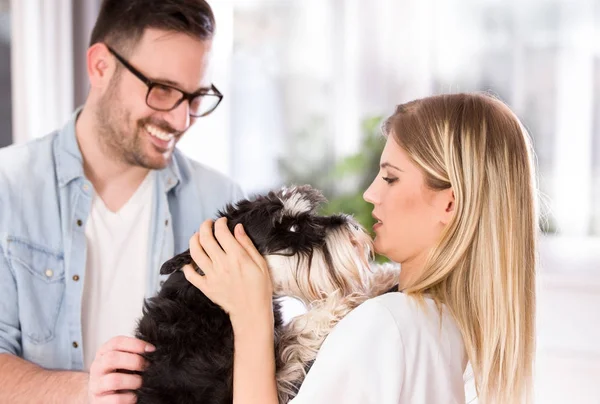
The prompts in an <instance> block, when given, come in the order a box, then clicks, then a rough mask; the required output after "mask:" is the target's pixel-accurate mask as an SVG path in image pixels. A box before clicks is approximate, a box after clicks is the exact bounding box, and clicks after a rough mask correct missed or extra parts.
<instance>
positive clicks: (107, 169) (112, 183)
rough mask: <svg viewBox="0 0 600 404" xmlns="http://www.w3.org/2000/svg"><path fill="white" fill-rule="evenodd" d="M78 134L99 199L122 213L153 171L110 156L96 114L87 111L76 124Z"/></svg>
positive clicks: (85, 165)
mask: <svg viewBox="0 0 600 404" xmlns="http://www.w3.org/2000/svg"><path fill="white" fill-rule="evenodd" d="M75 134H76V138H77V143H78V144H79V149H80V150H81V155H82V157H83V170H84V173H85V176H86V177H87V178H88V179H89V180H90V182H91V183H92V185H93V186H94V189H95V191H96V193H97V194H98V196H99V197H100V198H101V199H102V200H103V201H104V204H105V205H106V207H107V208H108V209H110V210H111V211H113V212H116V211H118V210H119V209H120V208H121V207H122V206H123V205H124V204H125V203H126V202H127V201H128V200H129V198H131V196H132V195H133V194H134V192H135V191H136V190H137V188H138V187H139V186H140V184H141V183H142V181H143V180H144V178H145V177H146V175H147V174H148V172H149V171H150V170H148V169H147V168H143V167H137V166H133V165H131V164H127V163H125V162H124V161H122V160H120V159H119V158H118V157H116V156H113V155H109V153H110V151H109V150H107V148H106V147H103V145H102V144H101V143H100V136H101V133H100V132H99V131H98V129H97V126H96V122H95V119H94V116H93V114H92V112H91V111H90V110H89V109H86V108H84V109H83V110H82V111H81V113H80V114H79V117H78V119H77V122H76V124H75Z"/></svg>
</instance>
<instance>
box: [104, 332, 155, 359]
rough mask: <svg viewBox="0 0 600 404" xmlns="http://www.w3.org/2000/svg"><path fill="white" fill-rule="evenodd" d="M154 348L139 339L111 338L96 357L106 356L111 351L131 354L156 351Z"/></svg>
mask: <svg viewBox="0 0 600 404" xmlns="http://www.w3.org/2000/svg"><path fill="white" fill-rule="evenodd" d="M154 349H155V348H154V346H152V344H149V343H147V342H145V341H142V340H140V339H137V338H132V337H126V336H118V337H114V338H111V339H110V340H108V341H107V342H106V343H105V344H103V345H102V346H101V347H100V349H98V352H97V354H96V356H98V355H102V354H105V353H106V352H109V351H121V352H130V353H137V354H141V353H145V352H151V351H154Z"/></svg>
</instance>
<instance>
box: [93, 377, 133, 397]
mask: <svg viewBox="0 0 600 404" xmlns="http://www.w3.org/2000/svg"><path fill="white" fill-rule="evenodd" d="M140 387H142V376H140V375H130V374H127V373H110V374H108V375H104V376H102V377H101V378H100V379H99V380H98V383H97V385H96V390H95V391H93V393H94V394H95V395H97V396H101V395H103V394H110V393H114V392H117V391H119V390H137V389H139V388H140Z"/></svg>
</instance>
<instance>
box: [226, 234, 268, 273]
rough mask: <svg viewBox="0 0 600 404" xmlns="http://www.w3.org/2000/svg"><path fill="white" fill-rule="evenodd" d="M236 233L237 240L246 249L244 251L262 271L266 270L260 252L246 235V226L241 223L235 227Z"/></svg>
mask: <svg viewBox="0 0 600 404" xmlns="http://www.w3.org/2000/svg"><path fill="white" fill-rule="evenodd" d="M234 232H235V238H236V240H237V241H238V243H239V244H240V245H241V246H242V247H243V248H244V250H245V251H246V253H247V254H248V255H249V256H250V258H252V261H254V263H255V264H256V265H258V266H259V267H260V268H261V269H266V267H267V265H266V262H265V259H264V258H263V256H262V255H260V252H258V250H257V249H256V247H255V246H254V243H253V242H252V240H250V237H248V234H246V231H245V230H244V226H243V225H242V224H241V223H238V224H237V225H236V226H235V229H234Z"/></svg>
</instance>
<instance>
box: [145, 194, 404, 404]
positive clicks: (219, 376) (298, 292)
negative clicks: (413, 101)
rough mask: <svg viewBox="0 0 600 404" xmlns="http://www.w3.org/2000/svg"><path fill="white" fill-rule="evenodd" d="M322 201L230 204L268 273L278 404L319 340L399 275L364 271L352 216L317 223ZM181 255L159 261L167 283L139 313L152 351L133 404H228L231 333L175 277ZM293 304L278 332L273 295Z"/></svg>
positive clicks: (290, 198) (366, 243)
mask: <svg viewBox="0 0 600 404" xmlns="http://www.w3.org/2000/svg"><path fill="white" fill-rule="evenodd" d="M323 202H325V199H324V198H323V196H322V195H321V193H320V192H318V191H317V190H315V189H313V188H311V187H309V186H302V187H294V188H290V189H286V188H284V189H282V190H280V191H278V192H270V193H269V194H268V195H263V196H258V197H256V198H255V199H253V200H242V201H240V202H238V203H237V204H235V205H228V206H227V207H226V208H225V210H224V211H223V212H219V216H225V217H227V219H228V220H227V223H228V226H229V228H230V230H233V228H234V227H235V225H236V224H237V223H242V224H243V225H244V229H245V230H246V233H247V234H248V236H249V237H250V238H251V239H252V241H253V243H254V244H255V246H256V248H257V249H258V251H259V252H260V253H261V254H262V255H263V256H264V257H265V259H266V261H267V263H268V265H269V269H270V271H271V279H272V281H273V289H274V294H275V296H274V302H273V303H274V305H273V307H274V310H275V312H274V318H275V345H276V346H275V348H274V349H275V354H276V366H277V374H276V377H277V386H278V392H279V400H280V403H286V402H288V401H289V400H290V399H291V398H293V397H294V396H295V395H296V393H297V391H298V388H299V387H300V385H301V383H302V381H303V379H304V377H305V375H306V372H307V371H308V369H309V368H310V365H311V364H312V362H313V361H314V359H315V357H316V354H317V351H318V349H319V348H320V346H321V344H322V342H323V340H324V339H325V337H327V335H328V334H329V332H330V331H331V330H332V328H333V327H334V326H335V324H337V322H339V321H340V320H341V319H342V318H343V317H344V316H345V315H346V314H347V313H349V312H350V311H351V310H352V309H354V308H355V307H357V306H358V305H359V304H361V303H362V302H364V301H365V300H366V299H368V298H370V297H373V296H376V295H379V294H381V293H384V292H385V291H388V290H389V289H390V288H391V287H392V286H393V285H395V284H397V281H398V272H397V270H395V269H392V270H372V269H371V268H370V267H369V261H370V258H371V251H372V244H371V239H370V237H369V236H368V234H367V233H366V232H365V231H364V229H363V228H362V227H361V226H360V225H359V224H358V223H357V222H356V221H355V220H353V219H352V218H351V217H350V216H347V215H334V216H327V217H324V216H319V215H317V213H316V211H317V208H318V206H319V204H321V203H323ZM186 264H192V265H193V266H194V267H195V268H196V269H197V270H198V271H199V272H200V273H201V274H202V271H201V269H198V268H197V266H196V265H195V263H194V262H193V260H192V258H191V256H190V254H189V250H188V251H186V252H184V253H182V254H179V255H178V256H176V257H174V258H173V259H171V260H169V261H167V262H166V263H165V264H164V265H163V267H162V268H161V274H169V273H171V276H170V277H169V278H168V279H167V281H166V282H165V284H164V285H163V287H162V289H161V291H160V293H159V294H158V296H157V297H154V298H152V299H149V301H147V303H146V304H145V306H144V314H143V317H142V318H141V320H140V322H139V326H138V330H137V332H136V336H137V337H138V338H140V339H142V340H145V341H147V342H150V343H151V344H153V345H154V346H155V347H156V351H155V352H152V353H149V354H147V359H148V361H149V366H148V367H147V368H146V369H145V370H144V372H143V374H142V379H143V385H142V387H141V388H140V389H139V390H137V391H136V394H137V396H138V403H140V404H158V403H161V404H163V403H180V404H185V403H190V404H191V403H204V404H213V403H214V404H221V403H227V404H230V403H231V402H232V393H233V388H232V387H233V332H232V328H231V323H230V321H229V316H228V315H227V314H226V313H225V312H224V311H223V310H222V309H221V308H220V307H219V306H218V305H216V304H214V303H212V302H211V301H210V300H209V299H208V298H207V297H206V296H205V295H204V294H203V293H202V292H201V291H200V290H198V289H197V288H196V287H194V286H193V285H191V284H190V283H189V282H188V281H187V280H186V279H185V277H184V275H183V273H182V272H181V271H178V270H179V269H180V268H181V267H182V266H184V265H186ZM280 296H291V297H294V298H297V299H299V300H301V301H302V302H303V303H304V304H305V306H306V307H307V312H306V313H305V314H302V315H300V316H297V317H296V318H294V319H292V320H291V321H290V322H289V323H288V324H286V325H284V324H283V322H282V316H281V306H280V305H279V303H278V297H280Z"/></svg>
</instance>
